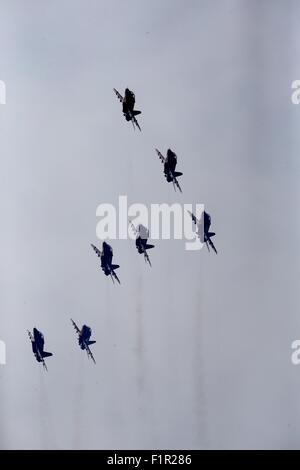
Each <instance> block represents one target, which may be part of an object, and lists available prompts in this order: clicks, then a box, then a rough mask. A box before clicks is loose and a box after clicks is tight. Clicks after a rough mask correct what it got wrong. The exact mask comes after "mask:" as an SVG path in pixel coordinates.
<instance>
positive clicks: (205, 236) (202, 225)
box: [91, 211, 217, 284]
mask: <svg viewBox="0 0 300 470" xmlns="http://www.w3.org/2000/svg"><path fill="white" fill-rule="evenodd" d="M189 214H190V216H191V217H192V220H193V222H194V224H195V225H196V227H197V231H196V234H197V235H198V237H199V239H200V241H201V243H205V244H206V246H207V249H208V251H210V247H211V248H212V249H213V251H214V252H215V253H216V254H217V250H216V247H215V245H214V243H213V241H212V237H214V236H215V232H210V226H211V217H210V215H209V214H208V213H207V212H205V211H204V212H203V214H202V217H201V219H200V220H198V219H197V217H196V216H195V215H194V214H193V213H192V212H190V211H189ZM130 226H131V228H132V230H133V232H134V234H135V235H136V240H135V246H136V248H137V251H138V253H139V254H143V255H144V259H145V262H147V263H149V265H150V266H151V261H150V258H149V255H148V253H147V250H150V249H151V248H154V245H150V244H149V243H148V238H149V230H148V229H147V228H146V227H144V225H142V224H140V225H139V226H138V228H137V229H136V228H135V226H134V225H133V223H132V222H131V221H130ZM91 247H92V248H93V250H94V251H95V253H96V255H97V256H98V257H99V258H100V262H101V269H102V271H103V272H104V274H105V275H106V276H110V277H111V279H112V281H113V283H114V282H115V280H116V281H117V282H118V283H119V284H121V282H120V279H119V278H118V276H117V274H116V272H115V270H116V269H118V268H119V267H120V265H119V264H113V262H112V260H113V249H112V247H111V246H110V245H109V244H108V243H106V242H103V243H102V250H99V248H97V247H96V246H95V245H93V244H91Z"/></svg>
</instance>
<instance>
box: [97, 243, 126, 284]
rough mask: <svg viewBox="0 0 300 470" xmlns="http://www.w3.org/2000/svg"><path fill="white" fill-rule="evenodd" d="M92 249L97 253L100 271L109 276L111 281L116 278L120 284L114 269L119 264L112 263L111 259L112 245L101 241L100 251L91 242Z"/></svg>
mask: <svg viewBox="0 0 300 470" xmlns="http://www.w3.org/2000/svg"><path fill="white" fill-rule="evenodd" d="M91 246H92V248H93V250H94V251H95V253H96V254H97V256H98V257H99V258H100V260H101V268H102V271H103V272H104V274H105V275H106V276H110V277H111V279H112V281H113V282H115V281H114V279H116V281H118V283H119V284H121V282H120V279H119V278H118V276H117V275H116V273H115V269H118V268H119V267H120V266H119V265H118V264H112V259H113V249H112V247H111V246H110V245H109V244H108V243H106V242H103V244H102V251H100V250H99V249H98V248H97V247H96V246H95V245H93V244H91Z"/></svg>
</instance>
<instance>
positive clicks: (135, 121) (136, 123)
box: [131, 114, 142, 132]
mask: <svg viewBox="0 0 300 470" xmlns="http://www.w3.org/2000/svg"><path fill="white" fill-rule="evenodd" d="M131 119H132V121H133V122H134V124H135V125H136V127H137V128H138V129H139V130H140V132H142V129H141V128H140V125H139V123H138V122H137V119H136V117H135V116H133V115H132V114H131Z"/></svg>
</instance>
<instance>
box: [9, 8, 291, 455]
mask: <svg viewBox="0 0 300 470" xmlns="http://www.w3.org/2000/svg"><path fill="white" fill-rule="evenodd" d="M0 50H1V54H0V79H1V80H4V81H5V82H6V86H7V104H6V105H5V106H4V105H1V106H0V152H1V173H0V181H1V184H0V210H1V235H0V240H1V243H0V259H1V262H0V276H1V277H0V281H1V297H0V309H1V316H0V339H2V340H4V341H5V342H6V345H7V365H6V366H0V399H1V401H0V447H1V448H3V449H14V448H18V449H19V448H21V449H32V448H34V449H47V448H50V449H53V448H58V449H66V448H68V449H69V448H73V449H80V448H85V449H86V448H90V449H92V448H94V449H97V448H99V449H101V448H122V449H125V448H173V449H176V448H195V449H201V448H205V449H212V448H222V449H228V448H299V447H300V446H299V439H298V436H299V433H300V421H299V418H300V394H299V388H300V366H298V367H297V366H293V365H292V364H291V360H290V356H291V343H292V341H293V340H294V339H298V338H300V312H299V306H300V297H299V275H300V272H299V267H300V263H299V261H300V260H299V253H300V252H299V247H298V240H299V235H300V233H299V232H300V225H299V217H298V215H299V189H298V187H299V173H300V163H299V150H300V133H299V125H300V106H295V105H293V104H292V103H291V99H290V96H291V83H292V81H293V80H295V79H300V63H299V57H300V4H299V2H298V1H296V0H295V1H293V0H288V1H286V0H280V1H279V0H272V1H271V0H257V1H255V0H223V1H221V0H195V1H192V0H188V1H185V0H176V1H175V0H163V1H162V0H151V1H150V0H149V1H146V0H142V1H141V0H129V1H127V2H121V1H116V0H113V1H112V0H110V1H102V0H88V1H86V0H51V1H50V0H47V1H46V0H43V1H40V0H26V1H23V0H0ZM126 86H128V87H129V88H131V89H132V90H134V92H135V94H136V99H137V108H138V109H141V110H142V112H143V114H142V115H141V116H140V118H139V122H140V125H141V127H142V132H141V133H139V132H138V131H137V132H134V131H133V129H132V127H131V125H130V124H129V123H126V121H125V120H124V118H123V116H122V114H121V105H120V103H119V102H118V101H117V99H116V97H115V96H114V94H113V91H112V88H113V87H116V88H117V89H118V90H119V91H121V92H123V91H124V88H125V87H126ZM154 147H158V148H160V149H161V150H162V151H166V149H167V148H168V147H171V148H172V149H173V150H175V151H176V153H177V155H178V161H179V163H178V167H179V169H180V170H182V171H183V173H184V175H183V176H182V178H181V183H182V188H183V194H182V195H180V194H179V193H175V192H174V191H173V188H172V186H171V185H168V184H167V183H166V182H165V180H164V178H163V174H162V167H161V164H160V162H159V161H158V159H157V156H156V155H155V153H154ZM122 194H127V195H128V200H129V203H133V202H144V203H146V204H150V203H157V202H167V203H172V202H182V203H196V202H198V203H204V204H205V206H206V208H207V211H208V212H209V213H210V214H211V216H212V223H213V227H212V228H213V229H214V230H215V231H216V233H217V235H216V238H215V243H216V246H217V248H218V251H219V253H218V255H217V256H215V255H214V253H208V252H207V251H206V250H204V249H203V250H201V251H199V252H187V251H185V250H184V243H183V242H182V241H170V242H167V241H156V242H155V244H156V247H155V249H154V250H152V252H151V260H152V264H153V268H152V269H150V268H148V266H146V265H145V263H144V261H143V259H142V257H141V256H138V255H137V253H136V250H135V247H134V243H133V242H130V241H114V242H112V246H113V249H114V255H115V260H116V262H117V263H118V264H120V265H121V268H120V270H119V271H118V274H119V276H120V278H121V281H122V285H121V286H116V285H113V284H112V282H111V281H110V279H109V278H105V276H104V275H103V273H102V272H101V270H100V268H99V264H98V260H97V258H96V257H95V254H94V253H93V252H92V250H91V248H90V243H91V242H93V243H96V244H99V243H100V242H99V241H98V240H97V238H96V233H95V230H96V223H97V219H96V215H95V213H96V208H97V206H98V205H99V204H100V203H101V202H111V203H116V202H117V200H118V196H119V195H122ZM70 317H72V318H73V319H74V320H75V321H76V322H77V323H78V324H79V325H80V326H81V325H82V323H87V324H88V325H90V326H91V327H92V329H93V335H94V339H96V340H97V343H96V344H95V345H94V346H93V352H94V355H95V358H96V360H97V365H96V366H94V365H93V364H92V363H91V362H90V361H88V359H87V357H86V355H85V354H84V353H83V352H81V351H80V349H79V347H78V344H77V343H76V341H77V340H76V337H75V333H74V330H73V329H72V326H71V324H70ZM33 326H36V327H37V328H39V329H40V330H42V331H43V333H44V334H45V340H46V350H48V351H52V352H53V353H54V356H53V357H52V358H49V359H48V362H47V363H48V368H49V372H48V373H45V372H44V371H43V370H42V368H41V367H39V364H37V363H36V362H35V360H34V357H33V355H32V352H31V347H30V342H29V340H28V338H27V335H26V330H27V329H31V328H32V327H33Z"/></svg>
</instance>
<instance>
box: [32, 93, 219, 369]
mask: <svg viewBox="0 0 300 470" xmlns="http://www.w3.org/2000/svg"><path fill="white" fill-rule="evenodd" d="M114 92H115V94H116V95H117V97H118V99H119V100H120V102H121V103H122V111H123V115H124V117H125V119H126V121H131V122H132V125H133V128H134V129H135V127H137V128H138V129H139V130H140V131H141V128H140V126H139V123H138V121H137V119H136V116H138V115H139V114H141V111H137V110H135V109H134V107H135V95H134V93H133V92H132V91H131V90H129V88H126V89H125V93H124V97H123V96H122V95H121V94H120V93H119V92H118V91H117V90H116V89H115V88H114ZM155 151H156V153H157V155H158V157H159V159H160V161H161V162H162V163H163V165H164V176H165V178H166V180H167V182H168V183H172V184H173V187H174V190H175V191H176V188H177V189H178V190H179V191H180V192H181V193H182V189H181V187H180V185H179V182H178V179H177V178H178V177H179V176H182V175H183V173H182V172H180V171H176V166H177V155H176V154H175V152H173V151H172V150H171V149H170V148H169V149H168V150H167V154H166V156H165V157H164V156H163V155H162V153H161V152H160V151H159V150H158V149H155ZM189 214H190V216H191V217H192V220H193V222H194V224H195V225H196V228H197V230H196V234H197V235H198V237H199V239H200V241H201V243H205V244H206V247H207V249H208V251H210V248H212V250H213V251H214V252H215V253H216V254H217V250H216V247H215V245H214V243H213V242H212V240H211V239H212V237H214V236H215V232H210V226H211V217H210V215H209V214H208V213H207V212H205V211H204V212H203V214H202V216H201V219H200V220H198V219H197V218H196V216H195V215H194V214H193V213H192V212H189ZM129 224H130V226H131V229H132V230H133V233H134V235H135V237H136V239H135V246H136V249H137V251H138V253H139V254H142V255H143V256H144V259H145V262H146V263H148V264H149V266H151V262H150V258H149V255H148V253H147V250H150V249H151V248H154V245H151V244H149V243H148V239H149V230H148V229H147V227H144V226H143V225H142V224H140V225H138V226H137V227H135V226H134V225H133V223H132V221H129ZM91 246H92V248H93V250H94V252H95V253H96V255H97V256H98V257H99V258H100V264H101V269H102V271H103V272H104V274H105V275H106V276H110V277H111V279H112V281H113V283H114V282H115V281H117V282H118V283H119V284H121V282H120V279H119V278H118V276H117V274H116V272H115V271H116V269H118V268H119V267H120V266H119V265H118V264H113V262H112V260H113V249H112V247H111V246H110V245H109V244H108V243H107V242H103V243H102V250H100V249H99V248H97V247H96V246H95V245H93V244H91ZM71 322H72V325H73V327H74V329H75V331H76V333H77V335H78V344H79V346H80V348H81V349H82V350H83V351H86V353H87V356H88V358H90V359H92V361H93V362H94V363H95V364H96V361H95V358H94V356H93V354H92V352H91V349H90V346H91V345H92V344H94V343H96V341H91V340H90V338H91V335H92V330H91V328H90V327H89V326H87V325H83V326H82V328H81V329H80V328H79V327H78V326H77V325H76V323H75V322H74V320H72V319H71ZM28 335H29V338H30V341H31V345H32V352H33V354H34V356H35V358H36V360H37V361H38V362H40V363H42V365H43V367H44V369H45V370H47V366H46V363H45V358H46V357H50V356H52V355H53V354H52V353H49V352H46V351H44V336H43V334H42V333H41V332H40V331H39V330H38V329H37V328H33V332H32V333H31V332H30V331H28Z"/></svg>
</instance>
